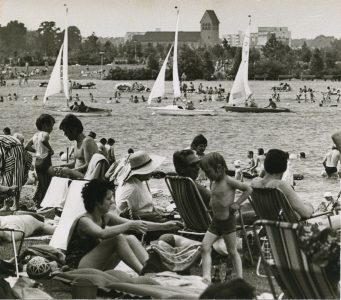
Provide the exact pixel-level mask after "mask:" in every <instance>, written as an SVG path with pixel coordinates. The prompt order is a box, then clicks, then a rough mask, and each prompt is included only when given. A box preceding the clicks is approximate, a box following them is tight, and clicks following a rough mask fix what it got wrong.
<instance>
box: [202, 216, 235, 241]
mask: <svg viewBox="0 0 341 300" xmlns="http://www.w3.org/2000/svg"><path fill="white" fill-rule="evenodd" d="M235 230H236V217H235V215H234V214H232V213H230V216H229V217H228V218H227V219H226V220H219V219H216V218H215V217H213V219H212V222H211V224H210V226H209V227H208V231H209V232H211V233H213V234H215V235H218V236H221V235H225V234H229V233H231V232H233V231H235Z"/></svg>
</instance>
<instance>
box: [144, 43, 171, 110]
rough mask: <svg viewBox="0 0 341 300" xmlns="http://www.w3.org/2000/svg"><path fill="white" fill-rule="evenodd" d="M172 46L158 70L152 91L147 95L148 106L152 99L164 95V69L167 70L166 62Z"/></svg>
mask: <svg viewBox="0 0 341 300" xmlns="http://www.w3.org/2000/svg"><path fill="white" fill-rule="evenodd" d="M172 48H173V45H172V46H171V47H170V49H169V51H168V54H167V56H166V58H165V60H164V62H163V64H162V67H161V69H160V72H159V75H158V76H157V78H156V80H155V82H154V85H153V88H152V91H151V92H150V94H149V97H148V104H150V103H151V102H152V99H154V98H157V97H162V96H163V95H164V94H165V75H166V68H167V62H168V59H169V55H170V53H171V51H172Z"/></svg>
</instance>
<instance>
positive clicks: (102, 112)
mask: <svg viewBox="0 0 341 300" xmlns="http://www.w3.org/2000/svg"><path fill="white" fill-rule="evenodd" d="M45 111H47V112H49V113H50V114H52V115H57V116H65V115H67V114H73V115H75V116H76V117H108V116H111V112H112V111H111V109H100V108H92V110H91V111H89V112H79V111H72V110H71V109H65V108H45Z"/></svg>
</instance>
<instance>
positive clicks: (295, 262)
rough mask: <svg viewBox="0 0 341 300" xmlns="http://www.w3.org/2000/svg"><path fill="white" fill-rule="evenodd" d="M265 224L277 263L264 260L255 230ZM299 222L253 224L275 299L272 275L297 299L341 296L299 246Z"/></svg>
mask: <svg viewBox="0 0 341 300" xmlns="http://www.w3.org/2000/svg"><path fill="white" fill-rule="evenodd" d="M258 226H263V227H264V228H265V230H266V233H267V236H268V240H269V243H270V247H271V249H272V254H273V262H274V264H270V263H269V261H268V260H266V259H265V257H264V253H263V251H262V247H261V243H260V240H259V237H258V235H257V234H256V233H257V232H256V230H257V227H258ZM298 227H299V224H297V223H294V224H293V223H287V222H278V221H277V222H276V221H269V220H258V221H256V222H255V223H254V228H253V229H254V233H255V237H256V242H257V246H258V248H259V250H260V252H261V256H262V263H263V265H264V268H265V271H266V275H267V278H268V282H269V285H270V289H271V292H272V294H273V296H274V299H277V298H278V296H277V294H276V291H275V288H274V285H273V282H272V276H271V274H273V275H274V277H275V278H276V281H277V283H278V284H279V286H280V287H281V289H282V290H283V291H284V292H285V294H286V296H287V297H289V298H294V299H339V298H340V295H338V292H337V290H336V289H335V288H334V287H333V286H332V284H331V282H330V280H329V279H328V278H327V276H326V273H325V270H324V269H323V268H321V267H320V266H318V265H315V264H312V263H310V262H309V261H308V259H307V257H306V255H305V253H304V252H303V251H302V250H301V249H300V247H299V238H298V231H297V229H298Z"/></svg>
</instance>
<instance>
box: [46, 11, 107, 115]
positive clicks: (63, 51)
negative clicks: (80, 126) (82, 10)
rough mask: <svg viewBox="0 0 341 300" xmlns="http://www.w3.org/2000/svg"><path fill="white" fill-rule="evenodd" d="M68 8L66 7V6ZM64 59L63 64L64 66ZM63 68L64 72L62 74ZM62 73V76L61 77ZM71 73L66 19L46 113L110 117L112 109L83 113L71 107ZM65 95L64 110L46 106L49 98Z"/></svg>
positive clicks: (50, 84)
mask: <svg viewBox="0 0 341 300" xmlns="http://www.w3.org/2000/svg"><path fill="white" fill-rule="evenodd" d="M65 6H66V5H65ZM67 13H68V9H67V7H66V17H67ZM62 57H63V64H62ZM61 66H62V72H61ZM61 73H62V75H61ZM69 88H70V87H69V73H68V25H67V18H66V19H65V31H64V40H63V43H62V45H61V47H60V50H59V54H58V56H57V60H56V63H55V65H54V67H53V70H52V73H51V77H50V80H49V82H48V84H47V87H46V91H45V95H44V100H43V103H44V109H45V110H46V112H49V113H51V114H55V115H66V114H70V113H72V114H74V115H76V116H78V117H81V116H82V117H102V116H110V115H111V109H102V108H96V107H89V106H86V110H84V111H83V112H80V111H77V110H72V109H71V108H70V107H69V99H70V95H69ZM59 93H64V96H65V98H66V106H65V107H62V108H48V107H46V106H45V104H46V101H47V100H48V97H50V96H52V95H55V94H59Z"/></svg>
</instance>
